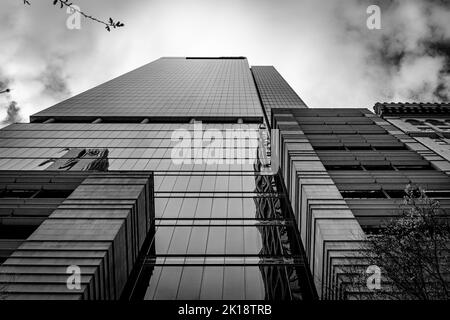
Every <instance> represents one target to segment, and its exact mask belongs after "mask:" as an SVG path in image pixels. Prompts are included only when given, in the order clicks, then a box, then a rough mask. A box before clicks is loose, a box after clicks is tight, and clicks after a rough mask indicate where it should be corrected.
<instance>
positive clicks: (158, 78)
mask: <svg viewBox="0 0 450 320" xmlns="http://www.w3.org/2000/svg"><path fill="white" fill-rule="evenodd" d="M102 116H103V117H108V116H116V117H150V118H152V117H157V118H161V117H197V118H202V117H203V118H204V117H242V118H245V117H262V111H261V105H260V102H259V99H258V94H257V92H256V88H255V84H254V82H253V79H252V76H251V72H250V69H249V66H248V62H247V60H246V59H185V58H161V59H159V60H156V61H154V62H152V63H149V64H147V65H145V66H143V67H141V68H138V69H136V70H134V71H131V72H129V73H127V74H124V75H122V76H120V77H118V78H116V79H113V80H111V81H108V82H106V83H104V84H101V85H99V86H97V87H95V88H93V89H90V90H88V91H86V92H84V93H81V94H79V95H77V96H75V97H72V98H70V99H68V100H66V101H63V102H61V103H59V104H57V105H55V106H53V107H50V108H48V109H46V110H43V111H41V112H39V113H37V114H35V115H33V116H32V120H36V121H37V120H38V119H46V118H51V117H63V118H68V117H69V118H70V117H78V118H80V117H102Z"/></svg>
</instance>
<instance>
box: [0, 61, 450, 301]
mask: <svg viewBox="0 0 450 320" xmlns="http://www.w3.org/2000/svg"><path fill="white" fill-rule="evenodd" d="M419 145H420V143H419V142H418V141H415V140H413V139H412V138H410V137H409V136H407V135H406V134H404V133H402V132H400V131H399V130H398V129H396V128H395V127H394V126H392V125H391V124H390V123H388V122H387V121H385V120H383V119H381V118H379V117H378V116H376V115H375V114H373V113H371V112H370V111H368V110H366V109H308V108H307V106H306V105H305V103H304V102H303V101H302V100H301V99H300V98H299V97H298V96H297V95H296V94H295V92H294V91H293V90H292V89H291V88H290V86H289V85H288V84H287V83H286V81H284V79H283V78H282V77H281V75H280V74H279V73H278V72H277V71H276V70H275V69H274V68H273V67H266V66H261V67H251V68H250V67H249V65H248V62H247V59H246V58H244V57H220V58H210V57H203V58H201V57H199V58H189V57H187V58H161V59H159V60H156V61H154V62H152V63H150V64H147V65H145V66H143V67H141V68H138V69H136V70H134V71H131V72H129V73H127V74H125V75H123V76H120V77H118V78H116V79H113V80H111V81H109V82H106V83H104V84H102V85H100V86H98V87H95V88H93V89H91V90H88V91H86V92H84V93H81V94H79V95H77V96H75V97H72V98H70V99H68V100H66V101H63V102H61V103H59V104H57V105H55V106H53V107H50V108H48V109H46V110H43V111H41V112H38V113H36V114H34V115H32V116H31V118H30V123H21V124H12V125H10V126H8V127H6V128H4V129H2V130H1V131H0V170H1V171H0V183H1V193H0V262H2V264H1V266H0V298H1V297H3V298H5V299H119V298H122V299H133V300H139V299H149V300H160V299H218V300H220V299H256V300H258V299H261V300H262V299H267V300H301V299H303V300H311V299H317V298H323V299H340V298H351V296H352V292H351V288H347V287H346V281H345V272H346V270H345V266H347V265H352V264H354V263H355V259H357V253H358V248H359V246H358V244H359V243H360V242H361V241H362V239H363V237H364V233H365V232H373V231H374V230H376V229H377V227H378V226H379V225H380V224H381V223H382V221H384V220H385V219H388V218H390V217H392V216H395V214H396V213H395V208H396V206H397V204H398V202H399V201H400V199H401V197H402V195H403V193H402V190H403V189H404V188H405V186H406V185H407V184H408V183H417V184H421V185H424V186H426V187H427V190H428V192H429V193H430V194H432V195H434V196H435V197H438V198H439V199H441V201H442V204H443V206H444V207H446V208H447V207H450V200H446V199H450V198H449V197H450V178H449V177H448V176H447V175H446V174H445V173H444V172H443V171H442V167H440V166H439V165H437V164H436V163H435V162H433V161H434V158H433V159H431V158H429V157H428V156H429V154H427V153H423V152H421V151H420V150H419V149H420V148H419ZM427 157H428V158H427ZM78 276H80V277H78ZM78 280H80V282H78ZM329 288H338V290H330V289H329Z"/></svg>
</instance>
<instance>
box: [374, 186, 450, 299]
mask: <svg viewBox="0 0 450 320" xmlns="http://www.w3.org/2000/svg"><path fill="white" fill-rule="evenodd" d="M405 191H406V196H405V198H404V203H403V205H402V206H401V208H400V210H401V213H402V214H401V217H400V218H398V219H393V220H391V221H389V222H388V223H386V224H385V225H384V226H383V227H382V228H381V230H380V232H379V233H377V234H374V235H370V236H369V237H368V243H367V249H368V251H367V252H368V255H367V257H368V258H369V260H370V263H371V264H373V265H377V266H379V267H380V268H381V269H382V271H383V273H384V274H385V276H386V278H387V279H388V280H389V282H390V285H391V286H392V287H391V288H390V290H389V291H390V292H391V296H392V297H394V298H398V299H418V300H442V299H445V300H448V299H450V292H449V289H450V288H449V284H450V278H449V277H450V268H449V267H450V259H449V245H450V226H449V223H448V217H446V215H445V213H444V212H443V210H442V209H441V208H440V204H439V201H437V200H434V199H431V198H429V197H428V196H427V195H426V193H425V191H424V190H423V189H421V188H418V187H412V186H408V187H407V188H406V190H405Z"/></svg>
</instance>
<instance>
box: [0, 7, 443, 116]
mask: <svg viewBox="0 0 450 320" xmlns="http://www.w3.org/2000/svg"><path fill="white" fill-rule="evenodd" d="M74 3H76V4H77V5H79V6H80V7H81V9H82V10H85V11H86V12H88V13H90V14H92V15H94V16H98V17H100V18H107V17H109V16H111V17H113V18H116V19H119V20H121V21H124V22H125V27H124V28H122V29H120V30H115V31H113V32H111V33H108V32H106V31H105V30H104V28H103V26H101V25H98V24H96V23H93V22H91V21H88V20H85V19H82V20H81V23H82V25H81V26H82V28H81V30H69V29H67V28H66V27H65V26H66V19H67V17H68V15H67V13H66V12H65V11H64V10H59V9H58V8H55V7H52V6H51V5H49V4H48V3H46V2H45V1H33V2H32V5H31V6H23V4H21V2H20V1H8V2H5V3H4V4H2V11H1V12H0V42H1V43H2V51H1V52H0V66H1V67H2V73H0V80H2V79H9V86H10V87H11V89H13V91H12V94H13V95H14V96H13V97H11V99H12V98H13V100H14V101H17V103H18V105H20V106H21V114H22V115H23V117H24V119H27V118H28V116H29V115H30V114H32V113H35V112H37V111H40V110H42V109H44V108H46V107H49V106H51V105H53V104H55V103H57V102H59V101H61V100H63V99H66V98H68V97H69V96H70V95H72V94H77V93H80V92H82V91H85V90H87V89H89V88H91V87H93V86H95V85H98V84H100V83H103V82H106V81H108V80H110V79H112V78H113V77H116V76H118V75H120V74H123V73H125V72H127V71H130V70H132V69H134V68H137V67H139V66H141V65H143V64H145V63H148V62H150V61H152V60H155V59H157V58H159V57H161V56H227V55H244V56H247V57H248V59H249V62H250V64H251V65H274V66H275V67H276V68H277V70H278V71H279V72H280V73H281V74H282V76H283V77H284V78H285V79H286V80H287V81H288V82H289V83H290V84H291V86H292V87H293V88H294V90H296V92H297V93H298V94H299V95H300V97H301V98H302V99H303V100H304V101H305V102H306V103H307V104H308V105H309V106H310V107H358V108H371V107H372V106H373V105H374V104H375V103H376V102H382V101H405V102H406V101H417V100H419V101H436V102H439V101H448V100H449V91H450V76H449V65H450V61H449V48H450V40H449V39H450V24H449V23H448V17H449V16H450V4H449V2H448V1H442V0H432V1H426V0H408V1H403V0H389V1H387V0H386V1H381V0H373V1H372V0H370V1H369V0H346V1H336V0H323V1H316V0H278V1H273V0H246V1H241V0H228V1H226V2H223V1H218V0H191V1H184V0H171V1H167V0H152V1H145V0H130V1H126V2H125V1H119V0H97V1H90V0H77V1H74ZM371 4H378V5H379V6H380V7H381V13H382V15H381V20H382V29H381V30H368V29H367V27H366V19H367V17H368V15H367V13H366V8H367V6H368V5H371ZM10 102H11V101H6V100H5V97H0V105H9V103H10Z"/></svg>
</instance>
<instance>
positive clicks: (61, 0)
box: [23, 0, 125, 32]
mask: <svg viewBox="0 0 450 320" xmlns="http://www.w3.org/2000/svg"><path fill="white" fill-rule="evenodd" d="M51 1H53V5H55V6H57V5H59V7H60V8H61V9H62V8H70V9H71V10H73V11H74V12H78V13H79V14H81V15H82V16H83V17H85V18H86V19H90V20H92V21H95V22H97V23H100V24H103V25H104V26H105V29H106V30H108V32H109V31H111V29H116V28H120V27H123V26H124V25H125V24H123V23H122V22H120V21H116V20H114V19H113V18H109V19H108V20H107V21H103V20H101V19H98V18H95V17H93V16H91V15H89V14H87V13H85V12H84V11H81V10H78V9H77V8H75V7H74V6H73V3H72V2H70V1H69V0H51ZM23 4H26V5H31V2H30V1H29V0H23Z"/></svg>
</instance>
